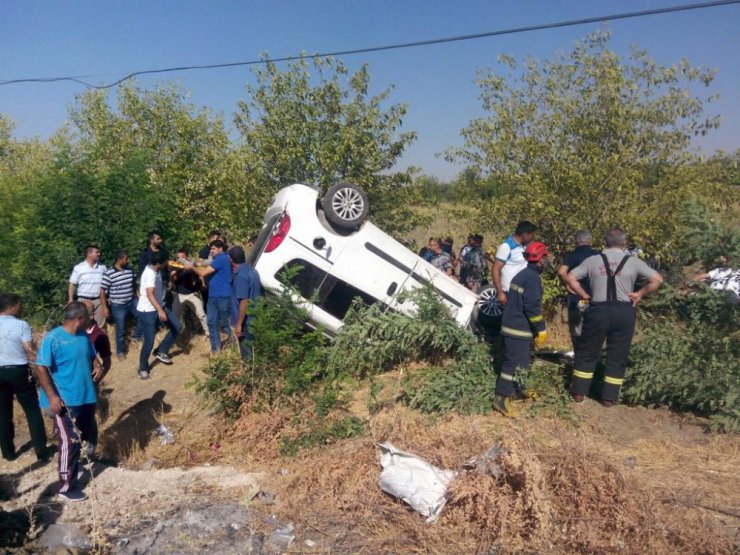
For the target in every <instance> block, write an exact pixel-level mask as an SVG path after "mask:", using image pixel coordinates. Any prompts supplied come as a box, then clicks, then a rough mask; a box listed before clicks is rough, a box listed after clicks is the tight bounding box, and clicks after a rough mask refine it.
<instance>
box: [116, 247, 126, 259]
mask: <svg viewBox="0 0 740 555" xmlns="http://www.w3.org/2000/svg"><path fill="white" fill-rule="evenodd" d="M127 256H128V251H127V250H126V249H120V250H117V251H116V262H118V261H119V260H123V259H124V258H126V257H127Z"/></svg>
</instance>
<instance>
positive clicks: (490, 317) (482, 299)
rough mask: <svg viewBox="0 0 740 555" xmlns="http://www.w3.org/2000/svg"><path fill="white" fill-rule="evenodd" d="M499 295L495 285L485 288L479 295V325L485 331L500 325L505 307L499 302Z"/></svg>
mask: <svg viewBox="0 0 740 555" xmlns="http://www.w3.org/2000/svg"><path fill="white" fill-rule="evenodd" d="M497 294H498V291H497V290H496V288H495V287H494V286H493V285H486V286H484V287H483V288H482V289H481V290H480V292H479V293H478V302H477V307H478V325H479V326H480V327H481V328H483V329H490V328H492V327H495V326H497V325H500V322H501V316H502V315H503V313H504V307H503V306H502V305H501V304H500V303H499V302H498V299H497V298H496V295H497Z"/></svg>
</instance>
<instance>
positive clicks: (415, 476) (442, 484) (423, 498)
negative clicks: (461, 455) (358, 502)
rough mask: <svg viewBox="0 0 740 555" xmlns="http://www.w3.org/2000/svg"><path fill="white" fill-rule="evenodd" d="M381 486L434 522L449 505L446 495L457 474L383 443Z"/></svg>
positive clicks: (379, 480)
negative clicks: (446, 505) (446, 504)
mask: <svg viewBox="0 0 740 555" xmlns="http://www.w3.org/2000/svg"><path fill="white" fill-rule="evenodd" d="M379 447H380V451H381V453H380V465H381V466H382V467H383V471H382V472H381V473H380V478H379V479H378V485H379V486H380V489H382V490H383V491H384V492H386V493H388V494H390V495H393V496H395V497H400V498H401V499H402V500H404V501H405V502H406V503H408V504H409V505H411V507H412V508H413V509H414V510H415V511H416V512H418V513H419V514H421V515H423V516H425V517H427V522H434V521H435V520H437V517H439V515H440V513H441V512H442V509H443V508H444V506H445V503H447V498H446V497H445V494H446V493H447V486H448V484H449V483H450V481H451V480H452V479H453V478H454V477H455V476H456V475H457V472H455V471H454V470H443V469H441V468H437V467H436V466H433V465H431V464H429V463H428V462H427V461H425V460H424V459H422V458H420V457H417V456H416V455H412V454H411V453H406V452H404V451H401V450H400V449H396V448H395V447H394V446H393V445H392V444H390V443H381V444H380V445H379Z"/></svg>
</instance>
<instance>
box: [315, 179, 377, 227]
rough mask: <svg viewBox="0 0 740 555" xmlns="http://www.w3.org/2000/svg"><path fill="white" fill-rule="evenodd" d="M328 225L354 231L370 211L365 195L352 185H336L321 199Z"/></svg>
mask: <svg viewBox="0 0 740 555" xmlns="http://www.w3.org/2000/svg"><path fill="white" fill-rule="evenodd" d="M321 207H322V208H323V209H324V214H325V215H326V219H327V220H328V221H329V223H330V224H331V225H333V226H335V227H338V228H340V229H356V228H358V227H360V226H361V225H362V224H363V222H364V221H365V220H366V219H367V216H368V213H369V211H370V203H369V202H368V198H367V193H365V191H363V190H362V189H361V188H360V187H358V186H357V185H355V184H354V183H337V184H336V185H334V186H333V187H332V188H330V189H329V190H328V191H327V192H326V194H325V195H324V197H323V198H322V199H321Z"/></svg>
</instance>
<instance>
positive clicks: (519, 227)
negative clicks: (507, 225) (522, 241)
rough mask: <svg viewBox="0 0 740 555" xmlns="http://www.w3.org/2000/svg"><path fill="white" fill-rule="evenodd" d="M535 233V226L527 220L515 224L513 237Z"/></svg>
mask: <svg viewBox="0 0 740 555" xmlns="http://www.w3.org/2000/svg"><path fill="white" fill-rule="evenodd" d="M535 231H537V226H536V225H534V224H533V223H532V222H530V221H529V220H523V221H521V222H519V223H518V224H516V229H515V230H514V234H515V235H524V234H525V233H534V232H535Z"/></svg>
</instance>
